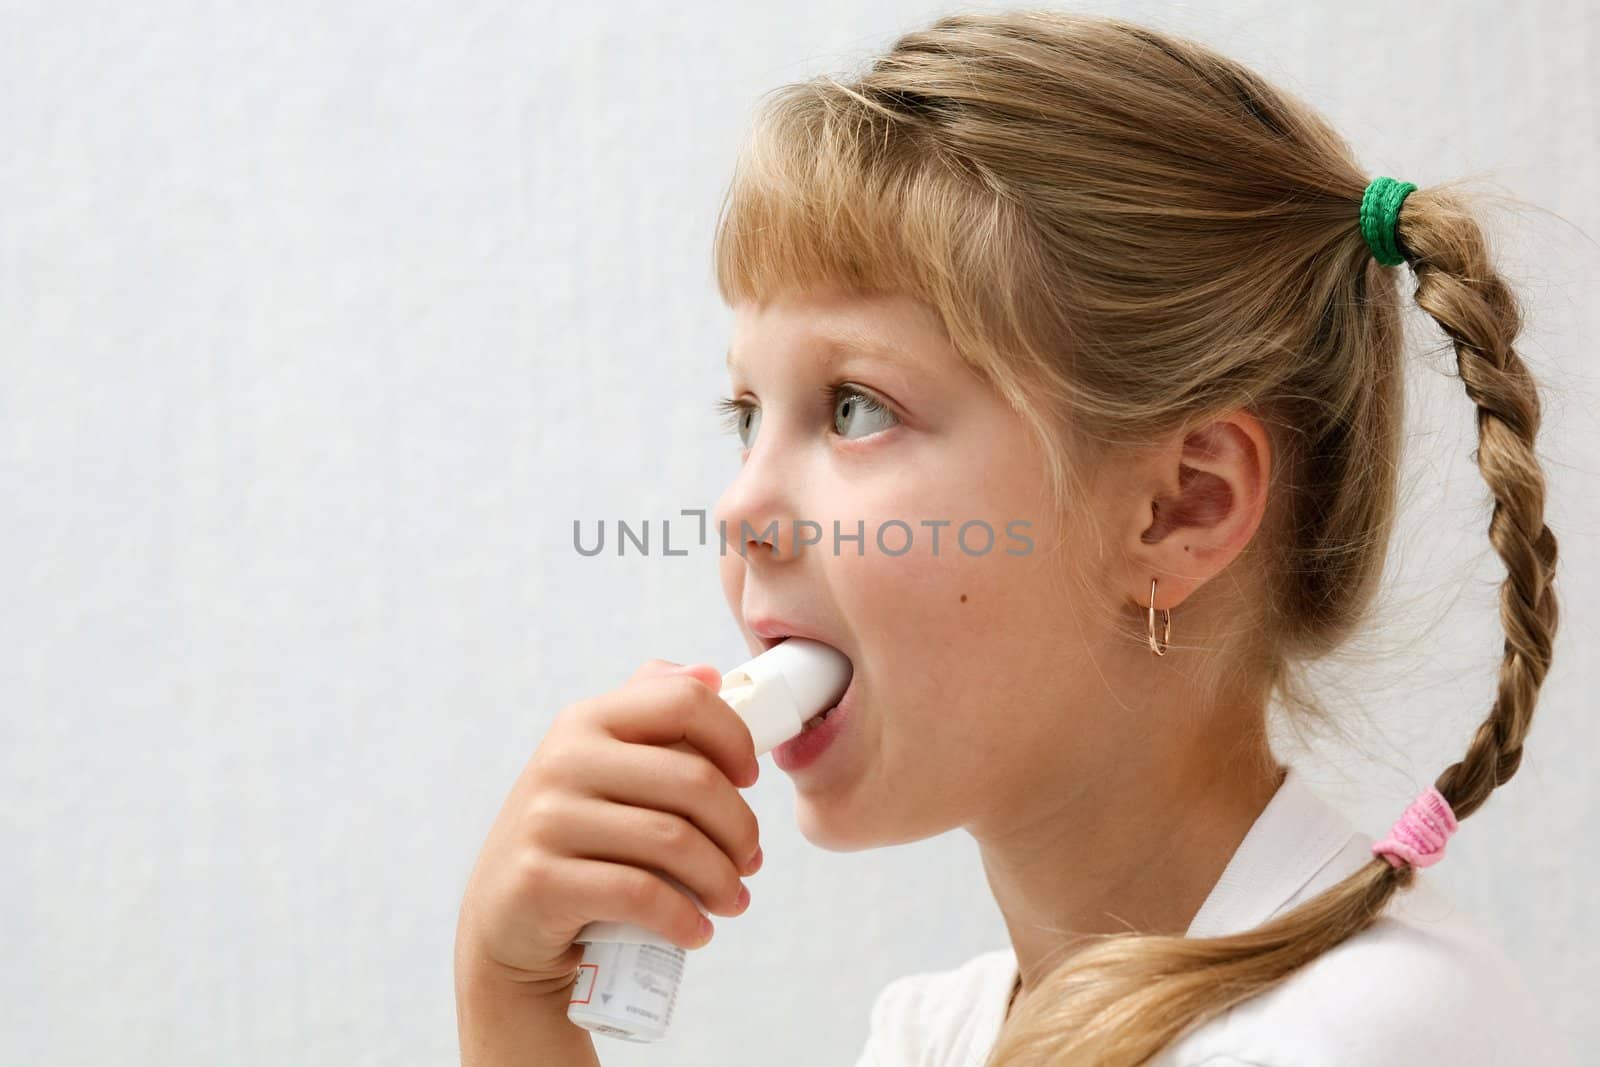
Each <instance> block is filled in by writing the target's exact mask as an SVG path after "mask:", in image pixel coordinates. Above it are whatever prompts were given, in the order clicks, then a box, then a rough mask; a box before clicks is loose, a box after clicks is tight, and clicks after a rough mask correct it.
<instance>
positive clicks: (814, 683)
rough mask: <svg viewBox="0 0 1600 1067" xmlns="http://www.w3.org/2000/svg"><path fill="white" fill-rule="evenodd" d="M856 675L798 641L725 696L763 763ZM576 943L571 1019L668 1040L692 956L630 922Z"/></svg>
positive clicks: (601, 926)
mask: <svg viewBox="0 0 1600 1067" xmlns="http://www.w3.org/2000/svg"><path fill="white" fill-rule="evenodd" d="M852 669H853V668H852V667H851V665H850V659H849V657H847V656H846V655H845V654H844V653H842V652H840V651H839V650H838V649H835V648H832V647H830V646H828V645H825V644H823V643H822V642H820V641H812V640H810V639H808V638H804V637H791V638H789V639H788V640H786V641H783V642H781V643H779V644H776V645H773V646H772V647H771V648H769V649H767V650H766V651H765V652H763V653H761V655H759V656H757V657H756V658H755V659H753V660H750V661H749V662H747V663H744V664H741V665H740V666H738V667H735V668H734V669H733V670H731V671H729V672H728V673H727V674H725V675H723V676H722V689H721V690H720V691H719V692H718V694H717V695H718V696H720V697H721V698H722V699H723V700H724V701H726V702H727V704H728V706H729V707H731V708H733V710H734V711H736V712H738V713H739V717H740V718H741V719H743V720H744V723H745V725H746V726H748V727H749V728H750V736H751V738H752V739H753V740H754V742H755V753H756V756H757V757H760V756H763V755H765V754H766V753H768V752H770V751H771V750H772V749H774V748H776V747H778V746H779V745H781V744H783V743H784V742H785V741H787V740H789V738H791V737H794V736H795V735H796V734H798V733H800V731H801V730H802V729H803V728H804V727H805V724H806V722H807V720H809V719H812V718H814V717H816V716H817V715H820V714H822V713H823V712H824V711H827V710H828V709H829V708H831V707H833V706H834V705H835V704H837V703H838V702H839V699H840V698H841V697H842V696H844V691H845V689H846V688H847V687H848V686H849V684H850V675H851V673H852ZM655 874H657V875H659V876H660V877H661V878H663V879H665V880H666V882H667V884H668V885H671V886H672V887H673V888H675V889H679V890H681V891H683V892H684V893H687V894H688V895H689V898H690V899H691V900H693V901H694V903H695V907H697V908H700V910H701V911H702V912H703V911H704V910H705V909H704V907H702V905H701V903H700V898H699V897H698V896H696V895H695V893H694V890H692V889H690V888H689V887H688V886H686V885H684V884H683V883H682V882H679V881H678V880H677V879H676V878H673V877H672V876H671V875H669V874H667V873H666V872H665V871H656V872H655ZM573 941H574V943H575V944H582V945H583V959H582V961H581V962H579V964H578V978H577V981H576V982H574V983H573V986H572V998H571V1000H570V1001H569V1003H568V1004H567V1018H568V1019H570V1020H571V1021H572V1022H573V1023H574V1024H576V1025H578V1026H581V1027H583V1028H584V1029H586V1030H592V1031H594V1032H595V1033H597V1034H609V1035H610V1036H612V1037H620V1038H622V1039H623V1040H626V1041H637V1042H641V1043H644V1042H650V1041H659V1040H660V1039H661V1038H663V1037H665V1036H666V1033H667V1027H668V1026H670V1025H672V1009H673V1007H674V1006H675V1005H676V1004H677V1000H678V983H679V982H680V981H681V980H682V978H683V963H684V959H685V957H686V956H687V952H686V951H685V950H684V949H683V948H682V947H681V946H680V945H678V944H677V943H675V942H673V941H671V940H669V939H667V938H665V937H663V936H661V935H660V934H658V933H656V932H655V931H654V930H651V929H649V928H647V927H643V926H638V925H635V924H633V923H624V922H608V921H600V922H592V923H589V924H588V925H587V926H585V927H584V928H583V929H582V930H580V931H578V936H577V937H576V938H574V939H573Z"/></svg>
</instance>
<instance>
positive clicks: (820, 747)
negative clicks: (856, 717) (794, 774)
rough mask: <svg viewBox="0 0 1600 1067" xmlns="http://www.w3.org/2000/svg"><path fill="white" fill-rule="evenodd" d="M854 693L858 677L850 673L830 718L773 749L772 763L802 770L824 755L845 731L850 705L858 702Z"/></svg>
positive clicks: (786, 769)
mask: <svg viewBox="0 0 1600 1067" xmlns="http://www.w3.org/2000/svg"><path fill="white" fill-rule="evenodd" d="M855 692H856V680H855V677H854V676H851V678H850V684H849V685H848V686H846V687H845V691H844V695H843V696H841V697H840V698H839V703H838V704H837V705H835V706H834V709H833V710H832V711H830V712H828V717H827V718H826V719H823V720H822V725H820V726H816V727H813V728H812V729H810V730H803V731H801V732H800V733H798V734H795V735H794V736H793V737H791V738H789V740H787V741H785V742H784V743H783V744H781V745H779V746H778V747H777V748H775V749H773V750H772V762H774V763H776V764H777V765H778V769H779V770H782V771H803V770H805V769H806V768H807V767H809V766H811V765H812V764H813V763H815V762H816V761H817V760H818V759H820V758H822V754H823V753H824V752H826V751H828V748H829V746H830V745H832V744H833V741H834V738H836V737H838V736H839V734H840V733H841V732H843V730H844V727H845V722H846V720H847V719H849V717H850V708H851V705H853V704H854V703H855Z"/></svg>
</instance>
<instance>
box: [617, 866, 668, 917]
mask: <svg viewBox="0 0 1600 1067" xmlns="http://www.w3.org/2000/svg"><path fill="white" fill-rule="evenodd" d="M662 888H663V887H662V885H661V883H660V881H659V880H657V878H656V877H655V875H653V874H651V873H650V872H649V871H643V870H640V869H639V868H637V867H630V868H629V869H628V870H627V872H626V873H625V874H624V875H623V878H622V886H621V888H620V889H619V895H620V896H621V897H622V899H623V902H624V904H625V905H626V906H627V907H628V909H629V910H630V911H632V912H634V913H635V914H639V913H644V914H649V913H650V912H651V911H652V910H653V909H654V907H655V904H656V901H657V900H658V899H659V895H660V891H661V889H662Z"/></svg>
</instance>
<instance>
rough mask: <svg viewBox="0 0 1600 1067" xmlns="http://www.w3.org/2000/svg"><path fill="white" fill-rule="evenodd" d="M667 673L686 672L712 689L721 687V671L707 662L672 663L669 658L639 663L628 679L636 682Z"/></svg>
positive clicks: (659, 676) (660, 676) (663, 675)
mask: <svg viewBox="0 0 1600 1067" xmlns="http://www.w3.org/2000/svg"><path fill="white" fill-rule="evenodd" d="M669 674H687V675H689V676H691V677H693V678H698V679H699V680H700V681H701V682H702V683H703V684H704V685H706V686H708V687H709V688H711V689H712V690H720V689H721V688H722V672H721V671H719V670H717V669H716V668H715V667H713V666H711V665H710V664H709V663H673V662H672V661H671V660H665V659H652V660H646V661H645V662H644V663H642V664H640V666H639V669H638V670H636V671H634V672H633V677H631V678H629V679H628V681H630V682H636V681H639V680H641V679H644V678H662V677H665V676H666V675H669Z"/></svg>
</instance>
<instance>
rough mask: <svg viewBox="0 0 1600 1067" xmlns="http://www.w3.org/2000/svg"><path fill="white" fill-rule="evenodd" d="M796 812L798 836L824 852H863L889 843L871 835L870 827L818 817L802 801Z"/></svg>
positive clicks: (814, 809) (813, 809) (875, 835)
mask: <svg viewBox="0 0 1600 1067" xmlns="http://www.w3.org/2000/svg"><path fill="white" fill-rule="evenodd" d="M796 811H797V814H796V817H795V821H796V823H797V824H798V827H799V830H800V836H801V837H803V838H805V839H806V841H808V842H809V843H811V844H813V845H815V846H816V847H817V848H820V849H823V850H824V851H827V852H864V851H865V850H867V849H869V848H881V847H883V846H884V845H886V844H889V843H890V842H888V841H885V840H883V838H881V837H880V836H878V835H877V834H875V833H873V832H872V828H871V827H865V826H861V825H859V824H853V823H844V824H840V823H835V822H830V821H829V820H828V818H827V817H826V816H825V815H819V814H818V813H817V810H816V808H814V807H812V806H811V805H809V804H807V803H806V802H805V801H803V800H802V801H800V803H799V806H798V807H797V809H796Z"/></svg>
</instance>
